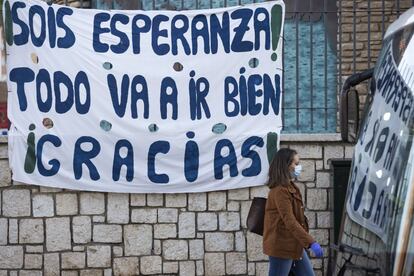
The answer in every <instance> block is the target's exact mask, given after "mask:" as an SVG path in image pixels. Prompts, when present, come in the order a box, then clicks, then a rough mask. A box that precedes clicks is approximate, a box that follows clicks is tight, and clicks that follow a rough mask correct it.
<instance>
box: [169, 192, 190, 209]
mask: <svg viewBox="0 0 414 276" xmlns="http://www.w3.org/2000/svg"><path fill="white" fill-rule="evenodd" d="M165 206H166V207H186V206H187V194H166V195H165Z"/></svg>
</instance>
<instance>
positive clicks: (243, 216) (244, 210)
mask: <svg viewBox="0 0 414 276" xmlns="http://www.w3.org/2000/svg"><path fill="white" fill-rule="evenodd" d="M251 205H252V201H251V200H249V201H242V202H241V204H240V221H241V225H242V227H243V228H247V226H246V220H247V215H248V214H249V210H250V206H251Z"/></svg>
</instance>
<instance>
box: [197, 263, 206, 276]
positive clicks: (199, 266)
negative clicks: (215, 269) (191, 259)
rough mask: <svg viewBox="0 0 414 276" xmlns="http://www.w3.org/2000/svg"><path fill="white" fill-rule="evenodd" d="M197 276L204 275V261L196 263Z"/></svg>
mask: <svg viewBox="0 0 414 276" xmlns="http://www.w3.org/2000/svg"><path fill="white" fill-rule="evenodd" d="M196 275H197V276H201V275H204V260H200V261H196Z"/></svg>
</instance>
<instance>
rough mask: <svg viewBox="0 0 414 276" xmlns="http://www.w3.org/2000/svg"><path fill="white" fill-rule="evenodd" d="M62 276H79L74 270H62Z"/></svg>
mask: <svg viewBox="0 0 414 276" xmlns="http://www.w3.org/2000/svg"><path fill="white" fill-rule="evenodd" d="M62 276H79V273H78V271H76V270H62Z"/></svg>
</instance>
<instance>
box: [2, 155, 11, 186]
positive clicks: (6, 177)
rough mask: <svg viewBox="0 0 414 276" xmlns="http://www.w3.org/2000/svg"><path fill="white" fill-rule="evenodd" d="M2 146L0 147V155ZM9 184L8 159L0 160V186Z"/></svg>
mask: <svg viewBox="0 0 414 276" xmlns="http://www.w3.org/2000/svg"><path fill="white" fill-rule="evenodd" d="M1 149H3V148H0V155H2V154H1V152H2V150H1ZM10 185H11V173H10V168H9V162H8V160H0V187H7V186H10Z"/></svg>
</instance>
